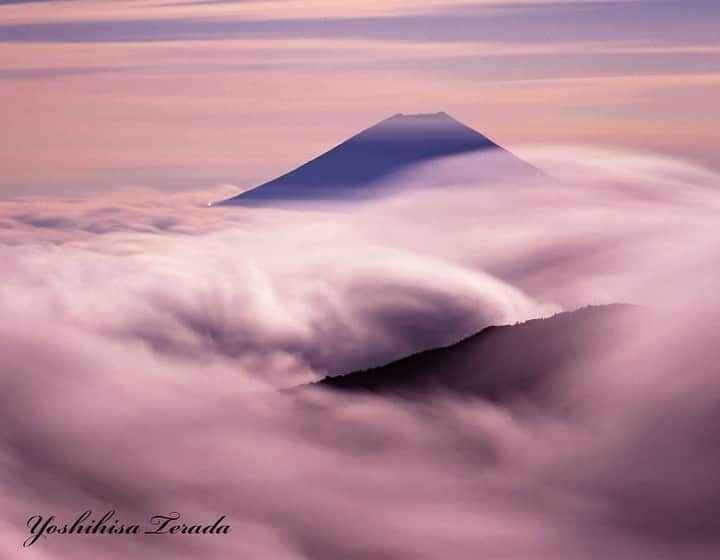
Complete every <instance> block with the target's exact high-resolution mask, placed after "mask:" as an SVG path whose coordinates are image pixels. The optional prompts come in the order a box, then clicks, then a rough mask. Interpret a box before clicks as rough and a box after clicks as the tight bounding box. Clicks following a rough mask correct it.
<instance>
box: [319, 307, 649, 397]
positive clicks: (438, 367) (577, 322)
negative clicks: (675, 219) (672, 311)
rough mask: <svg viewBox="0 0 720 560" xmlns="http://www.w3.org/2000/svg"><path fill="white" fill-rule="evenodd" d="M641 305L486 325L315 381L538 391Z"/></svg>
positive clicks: (340, 385) (339, 385)
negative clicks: (456, 337)
mask: <svg viewBox="0 0 720 560" xmlns="http://www.w3.org/2000/svg"><path fill="white" fill-rule="evenodd" d="M639 313H640V308H638V307H635V306H630V305H624V304H614V305H606V306H593V307H585V308H582V309H579V310H577V311H572V312H566V313H560V314H558V315H555V316H553V317H550V318H547V319H534V320H531V321H527V322H525V323H520V324H516V325H507V326H493V327H487V328H485V329H483V330H482V331H480V332H478V333H477V334H475V335H472V336H470V337H468V338H466V339H464V340H462V341H460V342H458V343H457V344H453V345H452V346H446V347H442V348H436V349H433V350H427V351H425V352H420V353H418V354H414V355H412V356H409V357H407V358H403V359H401V360H398V361H395V362H392V363H390V364H387V365H385V366H381V367H377V368H373V369H368V370H364V371H355V372H352V373H348V374H346V375H340V376H336V377H326V378H324V379H323V380H321V381H319V382H318V383H316V384H314V386H317V387H323V388H327V389H332V390H339V391H359V392H369V393H376V394H382V395H394V396H413V395H418V394H421V393H431V392H432V393H437V392H446V393H448V392H449V393H454V394H461V395H467V396H474V397H481V398H484V399H487V400H491V401H500V400H504V399H506V398H510V397H512V396H514V395H516V394H524V395H528V394H532V393H537V392H538V391H541V390H542V387H543V386H544V385H546V384H547V383H550V382H552V381H553V379H554V378H555V377H556V374H558V373H561V372H566V371H567V370H568V369H569V368H572V367H573V366H578V365H580V366H581V365H582V363H583V362H586V361H588V360H591V359H592V357H593V356H598V355H603V354H606V353H607V352H611V351H612V349H613V347H614V346H615V344H617V343H618V342H619V339H620V338H621V337H622V334H621V332H622V331H621V329H619V327H620V325H621V324H622V322H624V321H626V320H627V319H629V318H631V317H634V316H637V315H639Z"/></svg>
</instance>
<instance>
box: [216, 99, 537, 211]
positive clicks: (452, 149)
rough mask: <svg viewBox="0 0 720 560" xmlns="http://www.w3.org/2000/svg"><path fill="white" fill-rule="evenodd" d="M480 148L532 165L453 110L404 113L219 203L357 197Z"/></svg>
mask: <svg viewBox="0 0 720 560" xmlns="http://www.w3.org/2000/svg"><path fill="white" fill-rule="evenodd" d="M479 150H499V151H501V152H503V153H504V154H507V155H508V156H509V157H511V158H512V159H513V161H514V162H515V163H516V164H517V165H518V166H520V167H524V168H528V167H529V166H528V165H527V164H525V163H524V162H522V161H521V160H519V159H517V158H515V156H512V155H511V154H509V152H506V151H505V150H503V148H501V147H500V146H498V145H497V144H495V143H494V142H493V141H492V140H490V139H488V138H486V137H485V136H483V135H482V134H480V133H479V132H477V131H475V130H473V129H472V128H470V127H468V126H465V125H464V124H462V123H461V122H459V121H457V120H455V119H454V118H452V117H451V116H450V115H448V114H447V113H424V114H417V115H404V114H402V113H398V114H396V115H394V116H392V117H390V118H388V119H385V120H383V121H380V122H379V123H377V124H376V125H374V126H371V127H370V128H368V129H365V130H363V131H362V132H360V133H358V134H356V135H355V136H353V137H351V138H349V139H348V140H346V141H345V142H343V143H341V144H339V145H337V146H335V147H334V148H332V149H331V150H329V151H327V152H325V153H324V154H322V155H320V156H318V157H316V158H315V159H313V160H310V161H309V162H307V163H305V164H304V165H301V166H300V167H298V168H296V169H294V170H292V171H290V172H289V173H286V174H285V175H281V176H280V177H277V178H276V179H273V180H272V181H268V182H267V183H264V184H262V185H260V186H258V187H255V188H253V189H250V190H248V191H245V192H243V193H241V194H239V195H237V196H234V197H232V198H229V199H227V200H224V201H222V202H220V203H219V204H222V205H246V206H258V205H275V204H281V203H282V202H303V201H318V200H346V199H356V198H360V197H363V196H367V195H368V194H370V193H371V192H372V187H373V186H374V185H376V184H377V183H378V182H379V181H381V180H382V179H385V178H386V177H388V176H390V175H391V174H394V173H396V172H398V171H402V170H404V169H406V168H408V167H410V166H412V165H414V164H418V163H423V162H427V161H429V160H433V159H436V158H441V157H445V156H451V155H457V154H463V153H468V152H475V151H479Z"/></svg>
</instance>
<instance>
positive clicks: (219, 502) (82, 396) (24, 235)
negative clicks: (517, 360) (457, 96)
mask: <svg viewBox="0 0 720 560" xmlns="http://www.w3.org/2000/svg"><path fill="white" fill-rule="evenodd" d="M534 161H535V162H537V164H538V165H539V166H540V167H542V168H543V169H545V170H547V172H548V175H547V176H545V177H543V178H535V179H534V180H531V181H520V180H519V179H518V180H517V181H516V180H513V179H512V178H506V179H503V180H502V181H497V182H496V183H490V184H484V185H482V186H480V185H474V184H473V177H474V176H475V172H474V170H475V169H477V167H478V166H483V167H486V166H487V165H488V162H487V160H485V159H484V158H482V157H481V158H479V159H477V158H475V157H473V156H471V157H462V158H457V159H454V160H446V161H444V162H440V163H435V164H432V165H430V166H428V167H426V168H423V169H418V170H415V171H413V172H411V173H409V174H407V175H405V176H404V177H401V178H397V179H396V181H395V184H394V186H395V187H398V185H400V186H401V187H402V188H399V189H398V191H397V192H396V193H394V194H392V195H389V196H388V197H386V198H384V199H382V200H378V201H374V202H368V203H364V204H360V205H354V206H351V207H350V206H341V207H339V208H335V209H332V210H330V209H323V210H317V211H296V210H279V209H243V208H232V209H223V208H207V207H205V206H204V204H205V203H206V202H207V201H208V200H214V199H218V198H221V196H219V193H217V192H212V193H193V194H190V195H177V196H175V197H172V196H170V197H168V196H166V195H160V194H157V193H152V192H151V191H137V190H136V191H128V192H125V193H122V192H120V193H117V194H116V195H114V196H112V197H102V198H97V199H84V200H74V201H60V200H47V199H44V200H38V199H35V200H32V201H15V202H7V203H3V205H2V207H1V208H0V244H1V245H0V252H1V253H2V255H1V256H2V263H3V269H2V270H3V272H2V278H3V282H2V285H0V313H2V317H3V318H4V320H3V321H1V322H0V349H1V350H2V351H1V352H0V372H1V374H2V382H3V388H4V390H3V392H2V396H1V397H0V399H1V401H2V402H1V403H0V410H2V413H1V414H2V420H3V421H2V426H3V427H2V442H1V443H0V460H1V461H2V463H3V467H4V468H3V472H4V474H3V475H2V478H0V485H2V490H3V494H4V496H5V502H4V506H3V515H2V516H1V517H0V524H1V525H2V527H3V537H2V539H0V542H1V543H2V544H0V550H3V552H5V554H6V555H8V556H13V555H17V554H19V552H18V551H19V549H20V547H21V546H22V542H23V541H24V540H25V538H26V537H27V534H28V533H27V529H26V527H24V525H23V523H24V521H25V520H26V519H27V518H28V517H29V516H30V515H34V514H39V515H50V514H54V515H55V516H56V517H57V518H58V519H59V520H65V519H67V520H69V521H72V519H73V517H74V516H76V515H78V514H79V513H80V512H81V511H83V510H84V509H88V508H91V509H93V511H95V512H98V514H99V513H102V512H104V511H106V510H108V509H115V510H117V512H118V513H117V515H118V517H119V518H120V519H121V520H123V521H125V522H131V521H134V520H139V521H143V520H145V519H147V517H148V516H149V515H152V514H154V513H167V512H169V511H179V512H182V513H183V514H184V516H185V517H186V518H187V519H188V520H194V521H196V522H197V521H203V522H204V521H205V520H211V521H212V520H214V518H216V517H217V516H218V515H220V514H225V515H227V516H228V518H229V519H230V521H231V523H232V526H233V532H232V533H231V535H229V536H218V535H207V536H184V537H179V536H177V537H176V536H170V537H168V538H165V537H155V538H150V537H149V536H146V537H142V536H138V537H127V536H95V537H93V536H62V535H51V536H50V537H48V538H47V539H40V540H39V541H38V542H37V543H36V544H34V545H32V546H31V547H29V548H27V549H26V550H23V551H22V554H26V555H27V556H28V557H30V558H66V557H69V556H71V557H73V558H95V557H97V556H98V555H102V556H103V557H105V558H126V557H137V556H143V557H145V556H152V557H154V558H184V557H187V558H197V557H203V558H227V557H242V558H293V559H294V558H313V559H318V558H320V559H325V558H339V557H342V558H413V559H423V558H428V559H430V558H439V557H452V558H477V557H479V556H497V555H502V556H503V557H506V558H510V559H513V560H519V559H524V558H537V557H563V556H566V557H572V558H598V557H611V558H628V559H629V558H633V559H635V560H637V559H644V558H648V559H650V558H652V559H656V558H677V557H678V556H679V555H682V556H683V557H684V558H691V559H692V558H697V559H703V560H704V559H706V558H710V557H712V555H713V554H715V553H717V552H718V550H719V549H720V542H718V539H717V535H716V531H714V525H713V523H714V517H713V512H714V511H717V509H718V506H720V497H719V496H718V495H717V492H715V491H714V488H717V487H718V484H717V480H716V479H717V476H716V474H715V473H717V472H720V469H718V468H717V467H718V466H720V454H718V453H717V450H716V448H715V447H716V446H714V444H713V429H714V426H715V425H716V424H717V420H718V415H717V398H716V397H715V395H717V394H720V392H718V381H717V376H716V375H715V369H716V367H715V364H717V363H718V361H717V358H718V356H717V350H716V348H715V346H716V345H715V343H714V340H715V338H716V336H715V330H714V328H713V322H712V318H713V317H714V316H715V314H716V312H717V311H718V303H720V302H718V298H717V297H716V296H715V295H714V291H713V289H712V287H713V286H714V282H715V278H716V272H717V270H718V269H719V268H718V265H719V264H720V262H719V257H720V246H719V245H718V243H717V239H718V235H717V233H718V231H717V228H718V226H717V225H716V216H717V211H718V209H719V208H718V207H719V206H720V195H718V191H717V185H718V181H717V176H716V175H714V174H713V173H711V172H708V171H704V170H699V169H696V168H693V167H691V166H687V165H685V164H681V163H678V162H672V161H667V160H663V159H659V158H656V157H651V156H643V157H640V156H637V155H627V154H618V153H608V152H604V153H603V152H594V151H577V150H574V151H570V150H547V149H546V150H540V151H536V152H535V154H534ZM408 185H412V186H414V187H416V188H414V189H412V190H409V191H408V190H406V188H405V187H407V186H408ZM423 186H424V187H425V188H422V187H423ZM223 194H227V193H223ZM618 300H622V301H631V302H636V303H641V304H645V305H648V306H650V307H651V308H654V309H656V310H657V312H658V317H660V318H661V319H658V320H657V321H655V322H654V323H652V324H650V325H647V324H643V325H642V328H640V327H639V326H638V325H628V329H627V332H626V333H613V334H614V336H615V337H616V339H617V341H618V343H617V351H616V352H614V353H611V354H608V355H603V356H602V357H601V358H597V357H595V358H594V359H593V360H592V361H590V362H587V361H586V362H579V363H577V364H575V366H574V367H573V368H571V369H572V371H569V372H566V373H567V374H566V375H565V376H564V377H563V379H565V380H566V381H565V382H564V383H562V384H556V385H553V387H552V388H551V389H550V390H551V391H552V395H551V397H552V398H550V399H548V404H546V405H539V404H537V403H535V404H531V403H529V402H528V403H521V402H517V403H514V404H512V405H505V406H495V405H491V404H487V403H485V404H484V403H480V402H466V401H461V402H457V401H454V400H449V399H447V398H445V399H443V400H435V401H426V402H423V403H416V404H408V403H405V404H400V403H395V402H390V401H383V400H378V399H372V398H366V397H357V396H356V397H353V398H348V397H347V396H336V395H331V394H324V393H320V394H317V395H315V394H311V395H305V394H303V395H302V396H300V395H297V394H294V393H293V394H287V393H283V392H280V393H278V392H277V391H274V390H273V388H274V387H285V386H290V385H293V384H296V383H299V382H303V381H308V380H312V379H317V378H318V377H321V376H323V375H325V374H327V373H340V372H343V371H346V370H349V369H354V368H357V367H366V366H369V365H374V364H377V363H381V362H383V361H387V360H389V359H391V358H394V357H397V356H401V355H404V354H406V353H409V352H413V351H416V350H419V349H422V348H425V347H430V346H435V345H439V344H443V343H448V342H452V341H454V340H456V339H458V338H460V337H462V336H465V335H467V334H470V333H471V332H474V331H476V330H478V329H480V328H481V327H483V326H485V325H488V324H491V323H506V322H514V321H518V320H523V319H526V318H530V317H534V316H541V315H549V314H551V313H553V312H555V311H558V310H560V309H564V308H572V307H576V306H578V305H585V304H589V303H607V302H611V301H618ZM665 318H669V319H665ZM595 342H596V341H595ZM587 343H588V344H593V343H594V341H587ZM550 403H551V404H550Z"/></svg>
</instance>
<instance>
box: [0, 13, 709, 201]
mask: <svg viewBox="0 0 720 560" xmlns="http://www.w3.org/2000/svg"><path fill="white" fill-rule="evenodd" d="M719 19H720V6H718V4H717V2H715V1H713V0H690V1H687V0H683V1H681V0H658V1H652V2H651V1H638V0H627V1H624V0H614V1H609V2H604V1H600V2H593V3H588V2H580V1H573V0H567V1H565V2H557V1H553V2H546V1H544V0H527V1H520V2H518V1H513V2H504V1H500V0H498V1H480V2H477V1H476V2H469V1H455V0H453V1H447V0H446V1H444V2H420V1H411V0H410V1H408V0H394V1H390V2H388V1H383V2H379V1H374V0H373V1H366V2H358V1H351V2H342V3H340V2H330V1H303V2H299V1H297V0H273V1H258V2H232V1H222V2H217V1H214V2H213V1H207V0H206V1H185V2H177V1H172V2H166V1H159V0H152V1H151V0H147V1H144V0H143V1H135V2H121V1H117V2H95V1H76V0H68V1H64V2H45V1H18V0H15V1H13V2H9V3H8V2H0V42H1V43H2V47H0V102H1V103H2V106H3V111H2V113H1V114H0V119H1V121H0V123H1V124H2V129H3V134H2V136H0V168H1V169H2V170H3V173H2V177H0V197H12V196H17V195H22V194H50V193H53V194H79V193H83V192H87V191H91V190H92V191H102V190H107V189H111V188H115V187H119V186H123V185H147V186H151V187H157V188H162V189H167V190H184V189H189V188H197V187H203V188H204V187H208V186H212V185H215V184H218V183H232V184H235V185H237V186H238V187H249V186H252V185H253V184H255V183H257V182H260V181H262V180H265V179H268V178H271V177H272V176H275V175H277V174H279V173H281V172H284V171H286V170H288V169H289V168H291V167H294V166H295V165H297V164H299V163H301V162H303V161H305V160H307V159H309V158H310V157H313V156H314V155H317V154H318V153H319V152H321V151H323V150H325V149H327V148H329V147H331V146H332V145H334V144H336V143H338V142H339V141H341V140H343V139H345V138H347V137H348V136H350V135H352V134H354V133H355V132H357V131H358V130H360V129H362V128H365V127H367V126H370V125H371V124H373V123H374V122H376V121H378V120H380V119H382V118H385V117H387V116H389V115H391V114H394V113H397V112H404V113H412V112H435V111H447V112H449V113H450V114H452V115H453V116H455V117H456V118H458V119H460V120H462V121H463V122H465V123H467V124H468V125H470V126H472V127H474V128H476V129H477V130H479V131H480V132H482V133H484V134H486V135H488V136H489V137H491V138H492V139H494V140H495V141H497V142H498V143H500V144H502V145H505V146H507V147H510V148H511V149H515V150H516V151H517V152H518V153H519V154H520V155H522V154H523V150H524V149H525V146H526V145H528V144H538V143H553V144H557V143H560V144H600V145H606V146H607V145H612V146H624V147H633V148H639V149H642V150H651V151H660V152H663V153H667V154H671V155H675V156H679V157H684V158H689V159H691V160H694V161H696V162H699V163H701V164H703V165H706V166H710V167H715V168H718V167H720V160H718V158H717V153H718V148H719V147H720V140H719V139H718V135H717V130H716V128H717V123H718V122H720V109H718V106H717V103H716V102H715V100H716V99H717V98H718V97H719V96H720V45H719V44H718V43H719V41H718V35H719V33H718V31H717V29H718V28H719V27H720V26H718V25H717V24H718V20H719Z"/></svg>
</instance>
